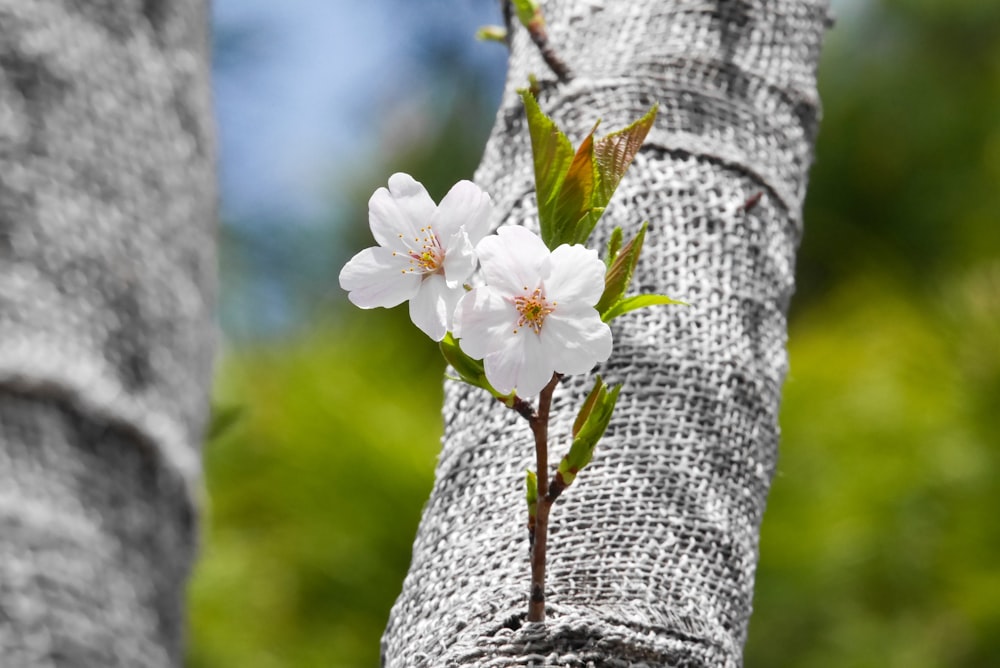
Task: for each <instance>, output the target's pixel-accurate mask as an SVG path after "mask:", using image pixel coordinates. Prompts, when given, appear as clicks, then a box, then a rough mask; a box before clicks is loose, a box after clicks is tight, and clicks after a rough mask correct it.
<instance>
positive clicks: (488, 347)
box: [452, 287, 517, 359]
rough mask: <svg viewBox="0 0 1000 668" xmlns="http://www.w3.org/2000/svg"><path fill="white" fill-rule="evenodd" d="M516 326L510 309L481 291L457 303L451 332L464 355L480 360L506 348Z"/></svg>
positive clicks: (498, 297) (514, 312)
mask: <svg viewBox="0 0 1000 668" xmlns="http://www.w3.org/2000/svg"><path fill="white" fill-rule="evenodd" d="M516 322H517V309H515V308H514V305H513V304H511V303H510V302H508V301H507V300H505V299H504V298H503V297H502V296H501V295H500V294H498V293H497V292H496V291H495V290H493V289H492V288H489V287H482V288H476V289H474V290H471V291H469V292H467V293H465V295H464V296H463V297H462V299H461V300H460V301H459V302H458V307H457V308H456V309H455V323H454V329H453V330H452V331H453V332H454V334H455V337H456V338H457V339H458V343H459V346H461V348H462V350H463V351H464V352H465V354H466V355H468V356H469V357H472V358H474V359H483V358H484V357H486V356H487V355H489V354H490V353H493V352H496V351H497V350H500V349H502V348H503V347H504V346H505V345H507V342H508V341H509V339H510V337H511V336H513V334H512V332H513V330H514V325H515V323H516Z"/></svg>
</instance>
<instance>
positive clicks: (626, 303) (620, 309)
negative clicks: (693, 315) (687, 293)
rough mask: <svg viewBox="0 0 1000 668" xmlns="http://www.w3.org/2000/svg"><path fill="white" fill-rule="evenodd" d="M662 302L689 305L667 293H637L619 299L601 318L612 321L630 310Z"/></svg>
mask: <svg viewBox="0 0 1000 668" xmlns="http://www.w3.org/2000/svg"><path fill="white" fill-rule="evenodd" d="M660 304H679V305H681V306H689V304H687V302H682V301H680V300H679V299H672V298H670V297H668V296H666V295H635V296H634V297H626V298H625V299H621V300H619V301H618V302H617V303H616V304H615V305H614V306H612V307H611V308H609V309H608V310H607V311H606V312H604V313H603V314H601V320H603V321H604V322H611V321H612V320H614V319H615V318H617V317H618V316H620V315H624V314H625V313H628V312H629V311H634V310H636V309H640V308H645V307H646V306H657V305H660Z"/></svg>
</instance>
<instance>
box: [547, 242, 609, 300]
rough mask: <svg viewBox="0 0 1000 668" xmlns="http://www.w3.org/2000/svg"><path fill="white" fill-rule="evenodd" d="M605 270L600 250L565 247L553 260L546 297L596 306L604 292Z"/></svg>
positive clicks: (550, 266) (553, 252)
mask: <svg viewBox="0 0 1000 668" xmlns="http://www.w3.org/2000/svg"><path fill="white" fill-rule="evenodd" d="M605 271H606V267H605V266H604V263H603V262H602V261H601V260H600V258H598V257H597V251H595V250H592V249H590V248H585V247H584V246H580V245H578V244H577V245H573V246H568V245H566V244H563V245H562V246H559V247H558V248H556V249H555V250H554V251H552V255H551V256H550V258H549V272H548V276H546V278H545V296H546V298H547V299H548V300H549V301H557V302H560V303H569V302H574V303H584V304H586V305H587V306H593V305H594V304H596V303H597V302H598V301H599V300H600V299H601V294H602V293H603V292H604V274H605Z"/></svg>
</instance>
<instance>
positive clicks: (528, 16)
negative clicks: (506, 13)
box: [512, 0, 542, 28]
mask: <svg viewBox="0 0 1000 668" xmlns="http://www.w3.org/2000/svg"><path fill="white" fill-rule="evenodd" d="M512 4H513V5H514V11H515V12H517V18H518V20H519V21H520V22H521V23H522V24H523V25H524V27H525V28H530V27H531V23H532V22H533V21H535V16H536V15H541V11H542V10H541V4H540V3H539V2H536V0H513V3H512Z"/></svg>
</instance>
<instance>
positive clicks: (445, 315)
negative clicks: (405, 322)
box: [410, 274, 464, 341]
mask: <svg viewBox="0 0 1000 668" xmlns="http://www.w3.org/2000/svg"><path fill="white" fill-rule="evenodd" d="M463 292H464V291H463V290H462V289H461V288H449V287H448V284H447V282H446V281H445V280H444V276H442V275H441V274H431V275H429V276H426V277H425V278H424V280H423V282H422V283H421V284H420V289H419V290H418V291H417V294H416V295H414V296H413V297H411V298H410V320H412V321H413V324H414V325H416V326H417V327H418V328H420V331H422V332H423V333H424V334H426V335H427V336H429V337H431V338H432V339H433V340H435V341H440V340H441V339H443V338H444V334H445V332H447V331H448V328H449V327H450V326H451V322H452V316H453V314H454V312H455V305H456V304H458V300H459V299H461V298H462V293H463Z"/></svg>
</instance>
